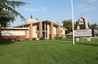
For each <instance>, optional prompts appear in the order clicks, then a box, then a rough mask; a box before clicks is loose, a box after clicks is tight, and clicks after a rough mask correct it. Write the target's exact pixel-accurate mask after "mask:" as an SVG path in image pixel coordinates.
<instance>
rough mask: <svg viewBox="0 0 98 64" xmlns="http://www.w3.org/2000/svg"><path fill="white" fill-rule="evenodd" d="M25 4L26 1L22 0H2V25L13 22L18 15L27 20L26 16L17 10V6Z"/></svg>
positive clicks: (0, 18)
mask: <svg viewBox="0 0 98 64" xmlns="http://www.w3.org/2000/svg"><path fill="white" fill-rule="evenodd" d="M23 4H25V3H24V2H21V1H12V0H0V25H1V26H2V27H6V26H7V23H9V22H13V21H14V20H15V17H17V16H19V17H20V18H21V19H22V20H25V18H24V17H23V16H22V15H21V14H20V13H19V12H17V11H16V10H15V7H16V6H20V5H23Z"/></svg>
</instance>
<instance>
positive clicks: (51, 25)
mask: <svg viewBox="0 0 98 64" xmlns="http://www.w3.org/2000/svg"><path fill="white" fill-rule="evenodd" d="M50 31H51V32H50V33H51V34H50V37H51V39H54V35H53V23H52V22H51V24H50Z"/></svg>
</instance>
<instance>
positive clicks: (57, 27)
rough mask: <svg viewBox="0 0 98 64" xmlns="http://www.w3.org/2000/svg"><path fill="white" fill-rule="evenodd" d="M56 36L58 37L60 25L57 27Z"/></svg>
mask: <svg viewBox="0 0 98 64" xmlns="http://www.w3.org/2000/svg"><path fill="white" fill-rule="evenodd" d="M57 36H58V37H60V26H58V27H57Z"/></svg>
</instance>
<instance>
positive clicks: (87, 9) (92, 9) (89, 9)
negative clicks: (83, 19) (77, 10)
mask: <svg viewBox="0 0 98 64" xmlns="http://www.w3.org/2000/svg"><path fill="white" fill-rule="evenodd" d="M96 9H97V7H87V8H84V9H83V11H94V10H96Z"/></svg>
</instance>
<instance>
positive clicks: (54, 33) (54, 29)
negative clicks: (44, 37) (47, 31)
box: [53, 26, 57, 37]
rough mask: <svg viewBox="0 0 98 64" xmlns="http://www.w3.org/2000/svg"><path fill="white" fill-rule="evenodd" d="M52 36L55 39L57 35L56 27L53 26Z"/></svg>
mask: <svg viewBox="0 0 98 64" xmlns="http://www.w3.org/2000/svg"><path fill="white" fill-rule="evenodd" d="M53 35H54V37H56V35H57V27H55V26H53Z"/></svg>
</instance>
